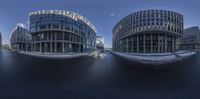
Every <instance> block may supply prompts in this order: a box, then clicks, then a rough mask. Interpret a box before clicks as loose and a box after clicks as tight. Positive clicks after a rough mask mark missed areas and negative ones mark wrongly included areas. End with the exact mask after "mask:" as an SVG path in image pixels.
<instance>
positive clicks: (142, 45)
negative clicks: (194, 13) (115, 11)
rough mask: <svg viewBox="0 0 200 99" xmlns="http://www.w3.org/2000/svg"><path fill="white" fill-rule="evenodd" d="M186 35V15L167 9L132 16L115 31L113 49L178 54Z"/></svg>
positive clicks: (139, 12)
mask: <svg viewBox="0 0 200 99" xmlns="http://www.w3.org/2000/svg"><path fill="white" fill-rule="evenodd" d="M182 34H183V15H181V14H179V13H177V12H173V11H167V10H157V9H155V10H144V11H137V12H135V13H132V14H130V15H128V16H126V17H125V18H123V19H122V20H120V21H119V22H118V23H117V25H116V26H115V27H114V28H113V50H114V51H118V52H130V53H167V52H174V51H176V40H177V38H179V37H181V36H182Z"/></svg>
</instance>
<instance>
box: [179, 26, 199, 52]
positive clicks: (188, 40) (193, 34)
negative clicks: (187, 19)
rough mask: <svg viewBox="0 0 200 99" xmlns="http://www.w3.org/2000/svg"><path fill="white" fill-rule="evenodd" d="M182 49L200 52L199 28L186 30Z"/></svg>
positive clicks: (182, 40) (194, 27)
mask: <svg viewBox="0 0 200 99" xmlns="http://www.w3.org/2000/svg"><path fill="white" fill-rule="evenodd" d="M180 49H181V50H192V51H200V29H199V27H198V26H193V27H189V28H186V29H184V32H183V38H182V39H181V44H180Z"/></svg>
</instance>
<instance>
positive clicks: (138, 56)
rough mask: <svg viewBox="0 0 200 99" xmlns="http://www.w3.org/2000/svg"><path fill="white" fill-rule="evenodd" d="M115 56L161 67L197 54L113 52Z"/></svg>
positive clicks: (183, 52) (187, 52) (184, 52)
mask: <svg viewBox="0 0 200 99" xmlns="http://www.w3.org/2000/svg"><path fill="white" fill-rule="evenodd" d="M112 53H113V54H114V55H117V56H120V57H122V58H125V59H127V60H130V61H134V62H139V63H143V64H150V65H161V64H167V63H173V62H176V61H180V60H183V59H185V58H188V57H190V56H193V55H195V54H196V52H190V51H179V52H175V53H149V54H148V53H147V54H143V53H122V52H112Z"/></svg>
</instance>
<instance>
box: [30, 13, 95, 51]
mask: <svg viewBox="0 0 200 99" xmlns="http://www.w3.org/2000/svg"><path fill="white" fill-rule="evenodd" d="M30 32H31V34H32V38H33V45H32V50H33V51H34V52H47V53H68V52H91V51H94V50H95V41H96V39H95V38H96V29H95V27H94V26H93V25H92V24H91V23H90V22H89V21H88V20H87V19H86V18H84V17H83V16H81V15H79V14H77V13H74V12H70V11H62V10H43V11H38V12H32V13H30Z"/></svg>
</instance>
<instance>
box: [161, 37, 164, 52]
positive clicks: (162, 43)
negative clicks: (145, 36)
mask: <svg viewBox="0 0 200 99" xmlns="http://www.w3.org/2000/svg"><path fill="white" fill-rule="evenodd" d="M163 45H164V41H163V35H161V52H162V53H163V49H164V48H163V47H164V46H163Z"/></svg>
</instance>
